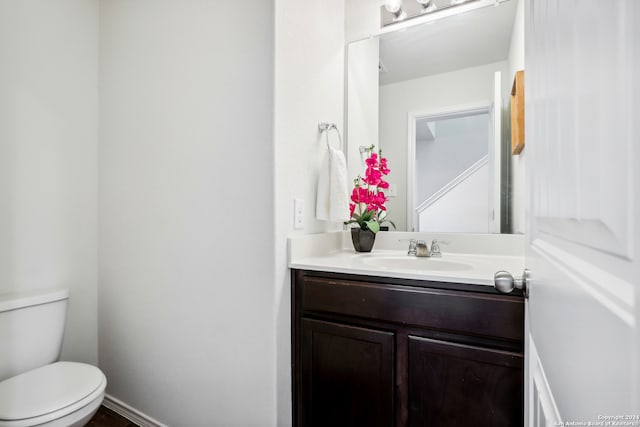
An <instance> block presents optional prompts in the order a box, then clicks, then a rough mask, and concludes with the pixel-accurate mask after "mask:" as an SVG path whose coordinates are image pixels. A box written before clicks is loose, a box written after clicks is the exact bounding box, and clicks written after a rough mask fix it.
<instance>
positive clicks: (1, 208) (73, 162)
mask: <svg viewBox="0 0 640 427" xmlns="http://www.w3.org/2000/svg"><path fill="white" fill-rule="evenodd" d="M97 54H98V2H97V0H58V1H56V2H46V1H37V0H20V1H2V2H0V58H2V60H1V62H2V65H1V66H0V292H4V291H10V290H22V289H35V288H43V287H51V286H60V287H67V288H69V289H70V294H71V296H70V303H69V308H68V314H67V325H66V331H65V337H64V343H63V349H62V358H63V359H66V360H75V361H83V362H88V363H92V364H97V362H98V342H97V314H96V304H97V302H96V294H97V254H96V251H97V238H96V222H97V210H96V203H97V201H96V200H97V196H96V190H97V185H98V184H97V172H96V166H97V145H98V136H97V119H98V110H97V102H98V92H97V79H98V56H97Z"/></svg>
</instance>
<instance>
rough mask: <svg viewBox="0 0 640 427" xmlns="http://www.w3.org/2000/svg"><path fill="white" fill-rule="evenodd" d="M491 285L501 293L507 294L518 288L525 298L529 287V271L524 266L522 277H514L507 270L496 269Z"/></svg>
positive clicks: (527, 295)
mask: <svg viewBox="0 0 640 427" xmlns="http://www.w3.org/2000/svg"><path fill="white" fill-rule="evenodd" d="M493 286H494V287H495V288H496V289H497V290H498V291H499V292H502V293H503V294H509V293H511V292H512V291H513V290H514V289H520V290H521V291H522V293H523V294H524V297H525V298H528V297H529V288H530V287H531V272H530V271H529V269H527V268H525V269H524V272H523V273H522V277H516V278H514V277H513V276H512V275H511V273H509V272H508V271H498V272H496V274H495V276H493Z"/></svg>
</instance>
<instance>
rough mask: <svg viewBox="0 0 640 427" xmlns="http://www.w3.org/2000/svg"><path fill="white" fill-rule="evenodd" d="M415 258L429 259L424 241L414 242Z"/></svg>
mask: <svg viewBox="0 0 640 427" xmlns="http://www.w3.org/2000/svg"><path fill="white" fill-rule="evenodd" d="M416 256H419V257H430V256H431V251H430V250H429V246H427V242H425V241H424V240H418V241H417V242H416Z"/></svg>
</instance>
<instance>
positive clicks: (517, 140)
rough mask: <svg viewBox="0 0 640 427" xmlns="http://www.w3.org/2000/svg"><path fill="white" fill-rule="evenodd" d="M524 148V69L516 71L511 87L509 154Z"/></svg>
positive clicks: (518, 152) (517, 152)
mask: <svg viewBox="0 0 640 427" xmlns="http://www.w3.org/2000/svg"><path fill="white" fill-rule="evenodd" d="M523 148H524V71H523V70H520V71H516V75H515V77H514V78H513V86H512V88H511V154H520V152H521V151H522V149H523Z"/></svg>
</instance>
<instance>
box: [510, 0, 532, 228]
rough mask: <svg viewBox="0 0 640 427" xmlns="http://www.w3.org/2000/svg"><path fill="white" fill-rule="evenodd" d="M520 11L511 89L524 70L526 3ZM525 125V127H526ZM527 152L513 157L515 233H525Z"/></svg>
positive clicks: (512, 54)
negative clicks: (515, 79) (517, 75)
mask: <svg viewBox="0 0 640 427" xmlns="http://www.w3.org/2000/svg"><path fill="white" fill-rule="evenodd" d="M516 1H517V2H518V9H517V10H516V18H515V21H514V24H513V34H512V36H511V46H510V48H509V58H508V63H509V74H507V78H506V80H507V82H508V83H509V88H510V87H511V84H512V83H513V77H514V76H515V73H516V71H518V70H524V2H523V0H516ZM526 81H527V72H526V71H525V84H526ZM526 126H527V125H526V123H525V127H526ZM526 151H527V146H526V142H525V147H524V148H523V149H522V151H521V152H520V154H519V155H516V156H513V155H512V156H510V157H511V179H512V188H517V190H516V191H514V192H512V205H511V206H512V207H511V209H512V211H511V213H512V214H511V221H512V225H513V232H514V233H524V232H525V223H524V221H525V201H526V200H527V186H526V185H525V184H526V183H525V171H526Z"/></svg>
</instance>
